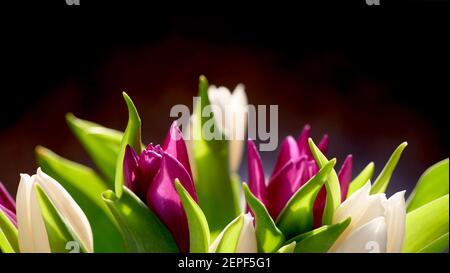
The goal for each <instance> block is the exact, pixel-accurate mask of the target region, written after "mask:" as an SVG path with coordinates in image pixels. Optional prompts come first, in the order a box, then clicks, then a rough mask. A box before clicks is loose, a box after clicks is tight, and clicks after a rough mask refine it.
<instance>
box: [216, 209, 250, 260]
mask: <svg viewBox="0 0 450 273" xmlns="http://www.w3.org/2000/svg"><path fill="white" fill-rule="evenodd" d="M243 227H244V215H243V214H241V215H240V216H238V217H237V218H236V219H234V220H233V221H232V222H231V223H230V224H228V226H226V227H225V229H224V231H223V233H222V234H223V235H222V238H221V239H220V242H219V244H218V245H217V248H216V251H215V252H216V253H234V252H236V248H237V246H238V242H239V237H240V235H241V230H242V228H243ZM219 236H220V235H219Z"/></svg>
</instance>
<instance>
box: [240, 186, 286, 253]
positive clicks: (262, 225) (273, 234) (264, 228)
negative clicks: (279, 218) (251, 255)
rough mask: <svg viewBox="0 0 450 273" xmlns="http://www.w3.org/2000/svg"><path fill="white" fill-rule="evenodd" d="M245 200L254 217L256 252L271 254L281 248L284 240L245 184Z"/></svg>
mask: <svg viewBox="0 0 450 273" xmlns="http://www.w3.org/2000/svg"><path fill="white" fill-rule="evenodd" d="M243 188H244V194H245V199H246V200H247V203H248V205H249V207H250V208H251V210H252V211H253V214H254V215H255V221H256V225H255V232H256V241H257V243H258V252H261V253H272V252H275V251H276V250H277V249H279V248H280V247H281V245H282V244H283V243H284V242H285V240H286V238H285V237H284V235H283V233H282V232H281V231H280V230H279V229H278V228H277V226H276V225H275V222H274V221H273V219H272V217H270V215H269V212H268V211H267V209H266V207H265V206H264V205H263V204H262V203H261V202H260V201H259V200H258V199H257V198H256V197H255V196H254V195H253V193H252V192H251V191H250V189H249V188H248V186H247V184H246V183H244V184H243Z"/></svg>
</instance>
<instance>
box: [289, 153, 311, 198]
mask: <svg viewBox="0 0 450 273" xmlns="http://www.w3.org/2000/svg"><path fill="white" fill-rule="evenodd" d="M297 164H298V167H297V173H296V175H295V180H294V181H295V182H294V183H293V186H292V189H293V192H294V193H295V192H296V191H297V190H298V189H299V188H301V187H302V186H303V185H304V184H305V183H306V182H308V181H309V180H310V179H311V177H313V176H314V175H315V174H316V173H317V169H316V168H315V166H316V163H315V161H311V160H308V157H307V155H303V156H302V157H300V158H299V160H298V163H297Z"/></svg>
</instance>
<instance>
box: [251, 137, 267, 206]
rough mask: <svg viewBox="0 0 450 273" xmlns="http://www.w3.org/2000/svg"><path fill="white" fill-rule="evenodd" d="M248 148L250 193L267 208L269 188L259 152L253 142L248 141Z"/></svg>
mask: <svg viewBox="0 0 450 273" xmlns="http://www.w3.org/2000/svg"><path fill="white" fill-rule="evenodd" d="M247 146H248V163H247V164H248V187H249V188H250V191H251V192H252V193H253V194H254V195H255V196H256V198H258V199H259V201H261V202H262V203H263V204H264V205H266V207H267V186H266V182H265V177H264V170H263V166H262V162H261V157H260V156H259V153H258V150H257V149H256V145H255V143H254V142H253V140H250V139H249V140H248V141H247Z"/></svg>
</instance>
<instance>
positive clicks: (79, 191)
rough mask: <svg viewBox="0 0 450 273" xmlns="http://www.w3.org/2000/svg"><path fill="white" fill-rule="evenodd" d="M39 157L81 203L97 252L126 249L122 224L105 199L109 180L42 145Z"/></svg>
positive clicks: (45, 170) (49, 172)
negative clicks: (120, 229) (106, 181)
mask: <svg viewBox="0 0 450 273" xmlns="http://www.w3.org/2000/svg"><path fill="white" fill-rule="evenodd" d="M36 158H37V162H38V164H39V166H41V168H42V170H43V171H44V172H45V173H46V174H48V175H49V176H51V177H53V178H54V179H55V180H56V181H58V182H59V183H60V184H61V185H62V186H63V187H64V188H65V189H66V190H67V191H68V192H69V194H70V195H71V196H72V197H73V199H74V200H75V202H77V204H78V205H79V206H80V207H81V209H82V210H83V212H84V213H85V214H86V217H87V218H88V220H89V223H90V224H91V228H92V233H93V236H94V251H95V252H122V251H123V249H124V248H123V246H124V242H123V240H122V238H121V236H120V231H119V227H118V224H117V222H116V220H115V218H114V217H113V215H112V214H111V212H110V211H109V209H108V207H107V206H106V204H105V203H104V202H103V200H102V193H103V192H104V191H106V190H108V186H107V185H106V183H105V182H104V181H103V180H102V179H101V178H100V177H99V176H98V175H97V174H96V173H95V172H94V171H93V170H92V169H90V168H88V167H86V166H83V165H81V164H78V163H76V162H73V161H70V160H67V159H65V158H63V157H61V156H58V155H57V154H55V153H53V152H52V151H50V150H48V149H46V148H44V147H41V146H38V147H36Z"/></svg>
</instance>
